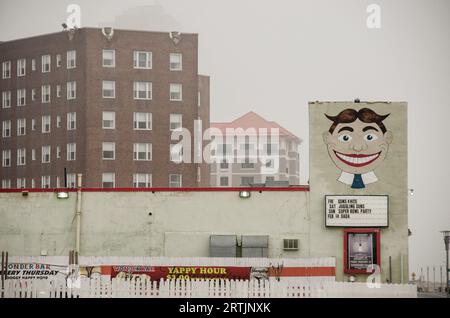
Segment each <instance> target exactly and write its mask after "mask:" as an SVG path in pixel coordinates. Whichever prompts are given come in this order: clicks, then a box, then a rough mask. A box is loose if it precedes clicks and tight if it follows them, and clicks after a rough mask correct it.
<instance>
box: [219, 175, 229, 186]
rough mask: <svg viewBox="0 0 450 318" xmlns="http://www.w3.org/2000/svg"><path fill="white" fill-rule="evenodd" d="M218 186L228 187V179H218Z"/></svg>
mask: <svg viewBox="0 0 450 318" xmlns="http://www.w3.org/2000/svg"><path fill="white" fill-rule="evenodd" d="M220 186H221V187H228V177H220Z"/></svg>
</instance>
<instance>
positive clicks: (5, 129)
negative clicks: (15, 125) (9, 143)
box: [2, 120, 11, 138]
mask: <svg viewBox="0 0 450 318" xmlns="http://www.w3.org/2000/svg"><path fill="white" fill-rule="evenodd" d="M2 137H3V138H9V137H11V121H10V120H4V121H3V124H2Z"/></svg>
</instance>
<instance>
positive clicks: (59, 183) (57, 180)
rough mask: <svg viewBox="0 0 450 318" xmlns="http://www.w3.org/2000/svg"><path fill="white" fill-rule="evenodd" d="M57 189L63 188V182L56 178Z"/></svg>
mask: <svg viewBox="0 0 450 318" xmlns="http://www.w3.org/2000/svg"><path fill="white" fill-rule="evenodd" d="M56 188H61V180H60V179H59V177H58V176H56Z"/></svg>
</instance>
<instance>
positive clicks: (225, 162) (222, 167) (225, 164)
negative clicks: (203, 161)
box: [220, 160, 229, 170]
mask: <svg viewBox="0 0 450 318" xmlns="http://www.w3.org/2000/svg"><path fill="white" fill-rule="evenodd" d="M228 167H229V165H228V162H227V161H226V160H223V161H222V162H221V163H220V169H222V170H227V169H228Z"/></svg>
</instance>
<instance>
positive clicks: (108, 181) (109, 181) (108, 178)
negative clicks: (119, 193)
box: [102, 172, 116, 188]
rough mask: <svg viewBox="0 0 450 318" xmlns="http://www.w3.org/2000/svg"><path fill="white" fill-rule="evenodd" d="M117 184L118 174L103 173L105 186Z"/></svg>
mask: <svg viewBox="0 0 450 318" xmlns="http://www.w3.org/2000/svg"><path fill="white" fill-rule="evenodd" d="M115 185H116V174H115V173H114V172H106V173H103V174H102V186H103V188H114V187H115Z"/></svg>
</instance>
